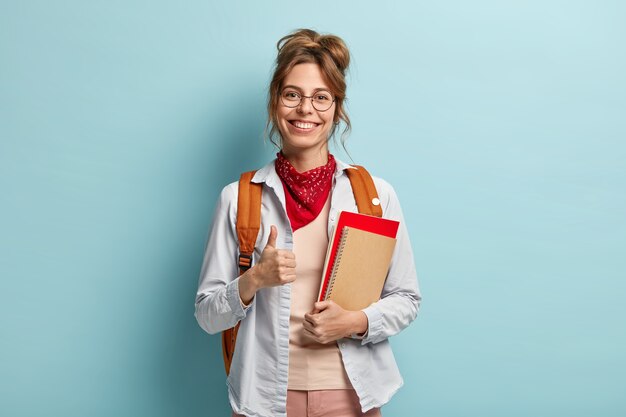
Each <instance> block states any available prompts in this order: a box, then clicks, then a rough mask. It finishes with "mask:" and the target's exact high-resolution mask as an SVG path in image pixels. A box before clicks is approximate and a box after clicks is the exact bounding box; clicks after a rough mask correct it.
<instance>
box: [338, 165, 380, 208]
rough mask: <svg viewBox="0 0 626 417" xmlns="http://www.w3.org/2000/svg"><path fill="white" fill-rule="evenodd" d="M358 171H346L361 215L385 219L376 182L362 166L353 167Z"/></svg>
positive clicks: (349, 169)
mask: <svg viewBox="0 0 626 417" xmlns="http://www.w3.org/2000/svg"><path fill="white" fill-rule="evenodd" d="M353 166H354V167H355V168H356V169H353V168H348V169H346V170H345V172H346V174H348V178H349V179H350V185H352V193H353V194H354V199H355V200H356V206H357V208H358V209H359V213H361V214H369V215H370V216H376V217H383V209H382V207H381V206H380V199H379V198H378V192H377V191H376V186H375V185H374V180H373V179H372V176H371V175H370V173H369V172H367V170H366V169H365V168H364V167H362V166H361V165H353Z"/></svg>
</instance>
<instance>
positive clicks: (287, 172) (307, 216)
mask: <svg viewBox="0 0 626 417" xmlns="http://www.w3.org/2000/svg"><path fill="white" fill-rule="evenodd" d="M335 167H336V163H335V158H334V157H333V156H332V155H331V154H330V153H329V154H328V163H327V164H326V165H322V166H319V167H317V168H313V169H311V170H309V171H306V172H298V171H296V169H295V168H294V167H293V165H291V163H290V162H289V161H288V160H287V159H286V158H285V157H284V156H283V154H282V153H281V152H278V153H277V154H276V173H277V174H278V176H279V177H280V179H281V180H282V183H283V188H284V189H285V200H286V203H287V216H288V217H289V221H290V222H291V228H292V229H293V231H294V232H295V231H296V230H298V229H299V228H301V227H303V226H306V225H307V224H309V223H311V222H312V221H313V220H315V218H316V217H317V216H318V215H319V214H320V212H321V211H322V208H324V204H325V203H326V199H327V198H328V194H330V188H331V186H332V179H333V175H334V174H335Z"/></svg>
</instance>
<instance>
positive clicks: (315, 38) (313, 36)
mask: <svg viewBox="0 0 626 417" xmlns="http://www.w3.org/2000/svg"><path fill="white" fill-rule="evenodd" d="M276 48H277V49H278V54H279V55H281V53H287V54H288V53H289V52H294V51H296V50H297V49H299V48H301V49H308V50H310V51H315V50H325V51H326V52H327V53H328V55H329V56H330V58H331V59H332V60H333V62H334V63H335V65H336V66H337V68H338V69H339V71H341V72H342V73H345V71H346V69H347V68H348V65H350V51H349V50H348V47H347V46H346V44H345V43H344V41H343V40H342V39H341V38H340V37H339V36H335V35H320V34H319V33H317V32H316V31H314V30H312V29H299V30H296V31H294V32H292V33H290V34H289V35H287V36H283V37H282V38H281V39H280V40H279V41H278V43H277V44H276ZM287 51H289V52H287Z"/></svg>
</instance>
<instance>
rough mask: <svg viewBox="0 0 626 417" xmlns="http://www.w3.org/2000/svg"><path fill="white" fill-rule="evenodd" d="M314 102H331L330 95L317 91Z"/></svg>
mask: <svg viewBox="0 0 626 417" xmlns="http://www.w3.org/2000/svg"><path fill="white" fill-rule="evenodd" d="M315 100H317V101H332V97H331V95H330V93H328V92H326V91H318V92H317V93H315Z"/></svg>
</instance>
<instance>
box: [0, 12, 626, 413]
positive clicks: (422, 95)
mask: <svg viewBox="0 0 626 417" xmlns="http://www.w3.org/2000/svg"><path fill="white" fill-rule="evenodd" d="M0 10H1V11H0V210H1V216H0V279H1V280H0V329H1V336H0V349H1V351H0V353H1V356H0V396H1V399H0V414H1V415H3V416H64V417H73V416H76V417H78V416H81V417H82V416H91V417H99V416H116V417H119V416H214V415H223V416H225V415H227V414H228V412H229V411H228V410H229V408H228V404H227V400H226V387H225V384H224V375H223V370H222V363H221V352H220V344H219V343H220V341H219V338H218V337H209V336H208V335H206V334H204V333H203V332H202V331H201V330H200V328H199V327H198V326H197V325H196V323H195V319H194V317H193V302H194V295H195V289H196V284H197V279H198V274H199V270H200V264H201V260H202V251H203V248H204V242H205V238H206V234H207V231H208V226H209V222H210V219H211V215H212V211H213V207H214V204H215V200H216V197H217V195H218V192H219V191H220V189H221V187H222V186H223V185H224V184H226V183H227V182H229V181H232V180H234V179H236V178H237V176H238V173H239V172H241V171H243V170H247V169H252V168H256V167H259V166H261V165H262V164H264V163H265V162H266V161H267V160H269V158H271V157H272V156H273V153H274V151H273V149H272V147H271V146H269V145H267V144H263V141H262V131H263V127H264V120H265V110H264V103H265V93H266V86H267V83H268V80H269V76H270V71H271V66H272V61H273V59H274V57H275V42H276V41H277V40H278V39H279V38H280V37H281V36H283V35H285V34H286V33H288V32H289V31H291V30H292V29H295V28H298V27H313V28H316V29H318V30H320V31H323V32H333V33H336V34H338V35H340V36H342V37H343V38H344V39H345V40H346V42H347V43H348V44H349V46H350V47H351V50H352V53H353V57H354V61H353V64H354V65H353V67H352V70H351V75H350V79H349V90H348V95H349V111H350V114H351V117H352V121H353V124H354V130H353V134H352V135H351V137H350V139H349V150H350V153H351V155H352V157H353V159H354V161H357V162H359V163H362V164H364V165H366V166H368V167H369V168H370V169H371V171H373V172H374V173H375V174H376V175H379V176H382V177H384V178H386V179H387V180H388V181H390V182H391V183H392V184H393V185H394V186H395V188H396V190H397V192H398V195H399V197H400V199H401V201H402V203H403V208H404V211H405V215H406V218H407V219H406V221H407V224H408V227H409V229H410V233H411V236H412V243H413V246H414V250H415V257H416V263H417V269H418V273H419V277H420V285H421V288H422V291H423V296H424V302H423V306H422V311H421V312H420V315H419V317H418V320H417V321H416V322H415V323H414V324H413V325H412V326H411V327H409V328H408V329H407V330H406V331H405V332H403V333H402V334H401V335H399V336H397V337H395V338H393V339H392V343H393V345H394V349H395V352H396V356H397V361H398V362H399V364H400V366H401V368H402V370H403V374H404V377H405V387H404V388H403V389H402V390H401V391H400V392H399V393H398V394H397V396H396V397H395V398H394V399H393V401H392V402H391V403H390V404H389V405H388V406H386V407H385V408H384V409H383V412H384V414H385V415H386V416H388V417H389V416H399V415H407V414H405V413H409V412H410V414H411V415H416V416H428V417H434V416H442V417H448V416H481V417H486V416H494V417H496V416H498V417H500V416H534V417H536V416H550V417H553V416H567V417H572V416H590V415H594V416H607V417H609V416H623V415H626V397H625V396H624V387H625V386H626V326H625V325H624V319H625V318H626V303H625V302H624V299H625V297H626V273H625V272H626V256H624V253H625V252H626V250H625V246H626V221H625V213H626V193H625V191H626V174H625V170H626V167H625V164H626V144H625V139H626V117H625V115H626V80H625V75H624V74H626V54H625V51H626V49H625V48H624V41H625V39H626V28H625V25H624V22H625V21H626V7H625V6H624V3H623V2H618V1H594V2H592V1H587V2H583V1H556V0H548V1H546V0H543V1H538V0H534V1H512V2H503V1H495V0H492V1H488V0H477V1H473V2H467V1H450V0H444V1H438V2H408V1H405V2H384V3H382V4H381V3H364V2H356V1H354V2H335V1H317V2H315V3H301V2H300V3H299V2H286V1H273V2H271V3H270V2H266V3H265V4H263V3H262V2H255V1H247V2H202V1H186V2H164V1H157V2H155V1H134V2H133V1H130V2H129V1H107V2H84V1H75V0H72V1H64V2H44V1H38V2H37V1H32V0H23V1H19V2H18V1H15V2H8V1H2V5H1V6H0ZM336 154H337V155H338V156H340V157H342V158H344V159H347V158H346V156H345V155H344V154H343V153H342V152H340V151H339V150H337V151H336Z"/></svg>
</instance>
